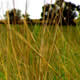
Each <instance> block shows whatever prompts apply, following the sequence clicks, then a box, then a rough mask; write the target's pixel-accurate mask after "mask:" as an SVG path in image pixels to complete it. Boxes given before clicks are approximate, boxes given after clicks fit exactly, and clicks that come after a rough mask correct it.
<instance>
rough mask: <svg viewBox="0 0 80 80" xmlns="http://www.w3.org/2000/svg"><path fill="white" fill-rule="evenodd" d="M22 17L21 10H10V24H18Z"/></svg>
mask: <svg viewBox="0 0 80 80" xmlns="http://www.w3.org/2000/svg"><path fill="white" fill-rule="evenodd" d="M5 18H7V12H6V14H5ZM20 19H21V11H20V10H17V9H12V10H10V11H9V20H10V24H18V22H19V20H20Z"/></svg>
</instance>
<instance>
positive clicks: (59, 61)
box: [0, 21, 80, 80]
mask: <svg viewBox="0 0 80 80" xmlns="http://www.w3.org/2000/svg"><path fill="white" fill-rule="evenodd" d="M31 28H33V30H31ZM79 53H80V28H79V26H76V27H72V26H69V27H68V28H67V27H66V26H64V27H59V26H54V27H53V26H46V27H44V26H39V25H35V26H28V25H27V24H26V22H25V21H24V25H15V26H14V25H9V24H8V25H7V24H6V25H1V26H0V75H2V76H0V80H79V79H80V54H79Z"/></svg>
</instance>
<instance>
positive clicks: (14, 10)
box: [13, 0, 16, 24]
mask: <svg viewBox="0 0 80 80" xmlns="http://www.w3.org/2000/svg"><path fill="white" fill-rule="evenodd" d="M13 13H14V21H13V24H16V9H15V0H13Z"/></svg>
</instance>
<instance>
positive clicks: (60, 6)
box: [41, 0, 80, 25]
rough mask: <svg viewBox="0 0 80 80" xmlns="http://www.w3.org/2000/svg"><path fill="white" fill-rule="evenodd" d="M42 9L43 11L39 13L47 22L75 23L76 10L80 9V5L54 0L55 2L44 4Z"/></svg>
mask: <svg viewBox="0 0 80 80" xmlns="http://www.w3.org/2000/svg"><path fill="white" fill-rule="evenodd" d="M42 10H45V13H44V12H42V13H41V16H42V19H43V17H45V18H44V19H45V21H46V20H47V21H48V22H47V24H49V23H50V24H59V25H61V24H62V25H76V23H75V22H74V19H75V17H77V14H76V10H77V11H80V6H76V5H75V4H73V3H71V2H64V0H61V3H60V2H59V0H56V3H55V4H46V5H44V6H43V7H42Z"/></svg>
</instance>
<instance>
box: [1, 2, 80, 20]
mask: <svg viewBox="0 0 80 80" xmlns="http://www.w3.org/2000/svg"><path fill="white" fill-rule="evenodd" d="M65 1H68V2H72V3H75V4H76V5H80V0H65ZM54 2H55V0H52V3H54ZM47 3H51V0H45V4H47ZM43 5H44V0H27V13H28V14H29V15H30V18H31V19H39V18H40V13H41V12H42V6H43ZM25 6H26V0H15V8H16V9H20V10H21V12H22V14H24V13H25ZM12 8H13V0H0V19H3V18H4V17H3V15H4V14H5V11H6V10H8V9H12Z"/></svg>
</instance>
